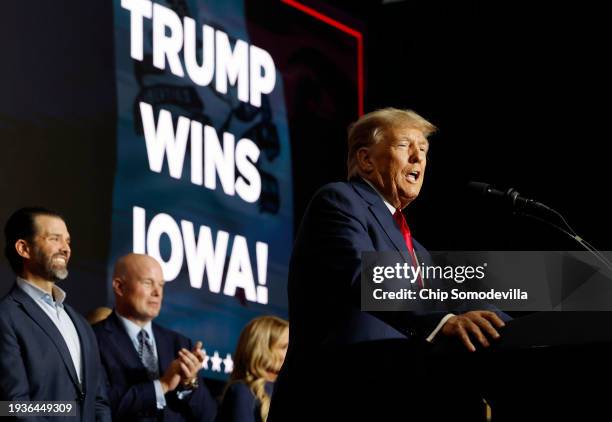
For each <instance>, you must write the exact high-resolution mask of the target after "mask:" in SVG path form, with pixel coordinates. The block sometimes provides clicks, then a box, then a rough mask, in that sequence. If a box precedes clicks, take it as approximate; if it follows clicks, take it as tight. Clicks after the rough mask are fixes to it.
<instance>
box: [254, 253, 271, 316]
mask: <svg viewBox="0 0 612 422" xmlns="http://www.w3.org/2000/svg"><path fill="white" fill-rule="evenodd" d="M255 255H256V257H257V282H258V283H259V286H257V302H259V303H262V304H264V305H266V304H267V303H268V288H267V287H266V276H267V273H268V244H267V243H264V242H256V243H255Z"/></svg>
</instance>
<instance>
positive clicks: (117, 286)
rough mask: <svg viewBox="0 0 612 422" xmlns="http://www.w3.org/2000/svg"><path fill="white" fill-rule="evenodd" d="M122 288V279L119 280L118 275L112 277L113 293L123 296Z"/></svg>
mask: <svg viewBox="0 0 612 422" xmlns="http://www.w3.org/2000/svg"><path fill="white" fill-rule="evenodd" d="M123 289H124V283H123V280H121V278H120V277H114V278H113V292H115V295H117V296H123V294H124V291H123Z"/></svg>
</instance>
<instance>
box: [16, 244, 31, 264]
mask: <svg viewBox="0 0 612 422" xmlns="http://www.w3.org/2000/svg"><path fill="white" fill-rule="evenodd" d="M15 250H16V251H17V255H19V256H20V257H22V258H25V259H30V258H31V248H30V245H29V244H28V242H26V241H25V240H23V239H18V240H17V241H16V242H15Z"/></svg>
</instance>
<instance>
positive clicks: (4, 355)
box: [0, 208, 110, 421]
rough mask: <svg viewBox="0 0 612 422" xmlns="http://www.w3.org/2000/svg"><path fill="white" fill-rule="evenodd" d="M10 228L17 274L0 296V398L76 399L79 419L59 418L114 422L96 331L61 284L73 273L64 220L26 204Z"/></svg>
mask: <svg viewBox="0 0 612 422" xmlns="http://www.w3.org/2000/svg"><path fill="white" fill-rule="evenodd" d="M4 233H5V238H6V243H5V254H6V257H7V259H8V261H9V263H10V265H11V267H12V268H13V270H14V271H15V274H16V275H17V281H16V283H15V285H14V286H13V288H12V289H11V291H10V292H9V293H8V295H7V296H6V297H4V299H2V301H1V302H0V400H10V401H72V402H75V403H76V416H77V417H76V419H75V418H74V417H73V416H65V417H61V414H58V416H57V417H55V415H54V417H53V420H70V421H74V420H80V421H110V409H109V407H108V402H107V401H106V397H105V390H104V379H103V370H102V367H101V365H100V356H99V353H98V346H97V343H96V338H95V336H94V333H93V331H92V330H91V328H90V326H89V324H88V323H87V321H86V320H85V318H83V317H82V316H81V315H79V314H78V313H77V312H76V311H75V310H74V309H72V308H71V307H70V306H68V304H66V303H65V299H66V293H65V292H64V291H63V290H62V289H61V288H60V287H58V286H57V285H56V282H58V281H60V280H63V279H65V278H66V277H67V276H68V269H67V268H68V261H69V260H70V235H69V233H68V229H67V228H66V224H65V222H64V220H63V219H62V218H61V217H60V216H59V215H58V214H57V213H55V212H53V211H49V210H47V209H44V208H22V209H20V210H18V211H16V212H15V213H14V214H13V215H12V216H11V217H10V218H9V219H8V221H7V223H6V226H5V229H4ZM27 419H28V420H29V418H27ZM39 419H40V418H37V417H34V418H32V420H39Z"/></svg>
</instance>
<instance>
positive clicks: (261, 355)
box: [226, 315, 289, 422]
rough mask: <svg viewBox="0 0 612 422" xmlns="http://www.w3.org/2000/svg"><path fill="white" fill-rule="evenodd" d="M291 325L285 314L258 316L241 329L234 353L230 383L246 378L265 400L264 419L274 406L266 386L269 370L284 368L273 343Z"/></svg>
mask: <svg viewBox="0 0 612 422" xmlns="http://www.w3.org/2000/svg"><path fill="white" fill-rule="evenodd" d="M287 328H289V322H287V321H285V320H284V319H282V318H278V317H275V316H270V315H266V316H261V317H258V318H255V319H253V320H252V321H250V322H249V323H248V324H247V325H246V326H245V327H244V329H243V330H242V332H241V333H240V337H239V338H238V345H237V346H236V352H235V353H234V370H233V371H232V374H231V376H230V381H229V383H228V385H227V386H228V387H229V386H230V385H231V384H233V383H235V382H244V383H245V384H246V385H247V386H248V387H249V389H250V390H251V392H252V393H253V394H254V395H255V397H256V398H257V399H258V400H259V402H260V403H261V407H260V412H261V419H262V420H263V421H264V422H265V421H266V419H267V418H268V411H269V410H270V396H269V395H268V394H267V393H266V390H265V385H266V378H265V375H266V370H269V369H272V370H274V371H276V372H278V371H279V370H280V367H281V365H282V358H281V357H280V356H278V355H277V354H275V353H274V352H273V351H272V347H273V346H274V345H275V344H276V343H277V342H278V341H279V339H280V337H281V336H282V335H283V333H284V331H285V330H286V329H287ZM226 391H227V387H226Z"/></svg>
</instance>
